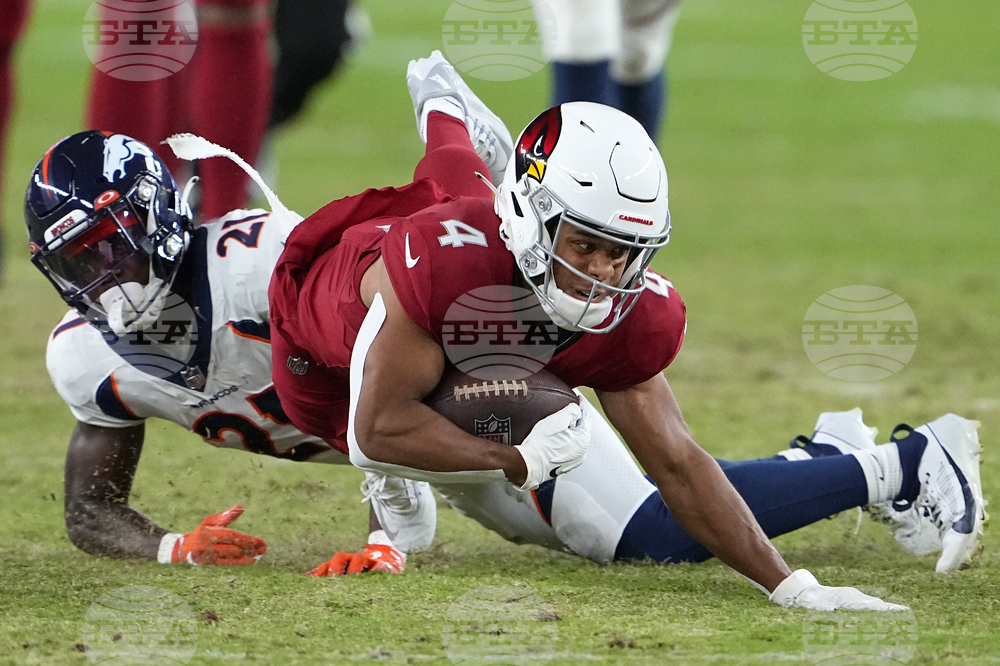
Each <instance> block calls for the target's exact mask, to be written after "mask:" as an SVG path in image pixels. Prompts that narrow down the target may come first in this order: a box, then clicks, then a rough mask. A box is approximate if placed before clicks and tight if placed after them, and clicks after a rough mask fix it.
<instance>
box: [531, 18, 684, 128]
mask: <svg viewBox="0 0 1000 666" xmlns="http://www.w3.org/2000/svg"><path fill="white" fill-rule="evenodd" d="M534 1H535V2H536V4H539V3H542V2H544V3H545V4H548V6H549V7H550V8H551V9H552V11H553V13H554V15H555V19H556V30H555V32H554V36H553V39H552V40H551V41H546V42H544V43H543V44H542V47H543V49H544V52H545V56H546V58H547V59H548V60H549V61H550V62H551V63H552V104H553V105H555V104H562V103H564V102H597V103H600V104H607V105H608V106H613V107H615V108H616V109H619V110H621V111H624V112H625V113H627V114H628V115H630V116H632V117H633V118H635V119H636V120H638V121H639V122H640V123H641V124H642V126H643V128H644V129H645V130H646V133H647V134H649V136H650V138H651V139H653V141H654V143H655V142H656V140H657V137H658V134H659V129H660V121H661V118H662V117H663V115H664V113H665V110H666V105H667V96H668V86H667V78H666V65H665V61H666V58H667V54H668V53H669V51H670V43H671V40H672V38H673V30H674V24H675V23H676V22H677V16H678V12H679V10H680V0H534ZM543 34H544V33H543Z"/></svg>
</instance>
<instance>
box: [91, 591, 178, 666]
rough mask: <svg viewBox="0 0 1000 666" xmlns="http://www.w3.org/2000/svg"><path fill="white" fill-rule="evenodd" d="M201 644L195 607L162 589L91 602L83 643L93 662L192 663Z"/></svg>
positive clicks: (109, 595)
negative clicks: (199, 642)
mask: <svg viewBox="0 0 1000 666" xmlns="http://www.w3.org/2000/svg"><path fill="white" fill-rule="evenodd" d="M197 643H198V623H197V621H196V618H195V615H194V612H193V611H192V610H191V607H190V606H188V604H187V602H185V601H184V600H183V599H181V598H180V597H179V596H177V595H176V594H174V593H173V592H170V591H169V590H164V589H162V588H159V587H151V586H149V585H129V586H127V587H119V588H118V589H116V590H111V591H110V592H108V593H107V594H102V595H101V596H100V597H99V598H98V599H97V601H95V602H94V603H93V604H91V606H90V608H89V609H87V615H86V616H85V617H84V624H83V645H84V647H85V649H86V652H87V658H88V659H90V662H91V663H92V664H108V665H111V664H113V665H114V666H132V665H133V664H186V663H188V662H189V661H191V658H192V657H193V656H194V653H195V650H196V649H197Z"/></svg>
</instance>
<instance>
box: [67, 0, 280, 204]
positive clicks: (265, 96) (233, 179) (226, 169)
mask: <svg viewBox="0 0 1000 666" xmlns="http://www.w3.org/2000/svg"><path fill="white" fill-rule="evenodd" d="M196 4H197V16H198V47H197V49H196V50H195V54H194V57H193V58H192V60H191V62H190V63H189V64H188V66H186V67H185V68H183V69H182V70H181V71H180V72H178V73H176V74H174V75H171V76H168V77H166V78H163V79H158V80H156V81H123V80H121V79H116V78H114V77H111V76H108V75H107V74H104V73H102V72H99V71H97V70H96V69H93V70H92V72H93V73H92V79H91V85H90V91H89V105H88V110H87V118H86V127H88V128H93V129H105V128H109V127H110V128H114V129H115V130H116V131H117V132H121V133H122V134H126V135H128V136H131V137H134V138H136V139H138V140H140V141H142V142H143V143H146V144H148V145H150V146H154V147H155V146H157V145H159V143H160V142H161V141H163V140H164V139H165V138H167V137H168V136H170V135H171V134H175V133H178V132H184V131H193V132H194V133H196V134H199V135H201V136H203V137H205V138H206V139H208V140H209V141H212V142H215V143H218V144H221V145H224V146H227V147H228V148H230V149H232V150H233V151H234V152H236V153H237V154H239V155H240V156H242V157H243V158H244V159H245V160H247V161H248V162H249V163H251V164H254V163H255V162H256V160H257V156H258V154H259V152H260V145H261V141H262V138H263V135H264V130H265V128H266V126H267V122H268V114H269V112H270V108H271V88H272V84H271V81H272V66H271V56H270V53H269V51H268V38H269V35H270V31H271V2H270V0H197V3H196ZM164 161H165V162H166V164H167V165H168V167H170V168H171V169H172V170H173V171H175V172H176V170H177V168H178V167H179V162H178V161H177V160H176V159H174V158H173V156H165V157H164ZM198 172H199V175H200V177H201V181H202V186H201V189H200V192H201V197H200V201H199V203H198V211H199V217H200V219H203V220H209V219H214V218H218V217H221V216H223V215H225V214H226V213H228V212H229V211H231V210H235V209H239V208H243V207H244V206H245V205H246V201H247V196H248V189H249V178H248V176H247V174H246V173H244V172H243V171H242V170H241V169H240V168H239V167H237V166H236V165H235V164H233V163H232V162H230V161H229V160H225V159H212V160H208V161H205V162H203V163H202V164H200V165H199V166H198Z"/></svg>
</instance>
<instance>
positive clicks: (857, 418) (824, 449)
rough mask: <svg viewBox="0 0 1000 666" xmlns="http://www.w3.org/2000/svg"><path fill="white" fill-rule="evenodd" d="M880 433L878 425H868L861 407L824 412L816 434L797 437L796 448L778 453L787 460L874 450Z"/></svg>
mask: <svg viewBox="0 0 1000 666" xmlns="http://www.w3.org/2000/svg"><path fill="white" fill-rule="evenodd" d="M877 434H878V428H870V427H868V426H867V425H865V422H864V421H863V420H862V419H861V408H860V407H855V408H854V409H851V410H848V411H846V412H823V413H822V414H820V415H819V418H818V419H816V427H815V428H814V429H813V435H812V437H808V438H807V437H796V438H795V439H794V440H793V441H792V448H790V449H785V450H784V451H779V452H778V453H777V454H776V455H779V456H781V457H783V458H785V459H787V460H811V459H812V458H820V457H823V456H833V455H840V454H844V453H852V452H854V451H860V450H863V449H874V448H875V435H877Z"/></svg>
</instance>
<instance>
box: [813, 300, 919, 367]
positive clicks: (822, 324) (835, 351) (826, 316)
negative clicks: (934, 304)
mask: <svg viewBox="0 0 1000 666" xmlns="http://www.w3.org/2000/svg"><path fill="white" fill-rule="evenodd" d="M802 344H803V346H804V347H805V350H806V356H808V357H809V360H810V361H812V362H813V365H815V366H816V367H817V368H819V369H820V370H821V371H822V372H824V373H826V374H827V375H829V376H831V377H834V378H835V379H843V380H845V381H851V382H867V381H874V380H878V379H885V378H886V377H889V376H891V375H894V374H896V373H897V372H899V371H900V370H902V369H903V367H904V366H905V365H906V364H907V363H909V362H910V359H911V358H913V352H914V351H915V349H916V345H917V318H916V316H915V315H914V314H913V309H912V308H910V306H909V305H908V304H907V302H906V301H904V300H903V299H902V297H900V296H899V295H897V294H894V293H892V292H891V291H889V290H888V289H882V288H881V287H870V286H864V285H855V286H851V287H840V288H838V289H833V290H831V291H828V292H827V293H825V294H823V295H822V296H820V297H819V298H817V299H816V301H815V302H814V303H813V304H812V305H810V306H809V309H808V310H807V311H806V316H805V320H804V321H803V322H802Z"/></svg>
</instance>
